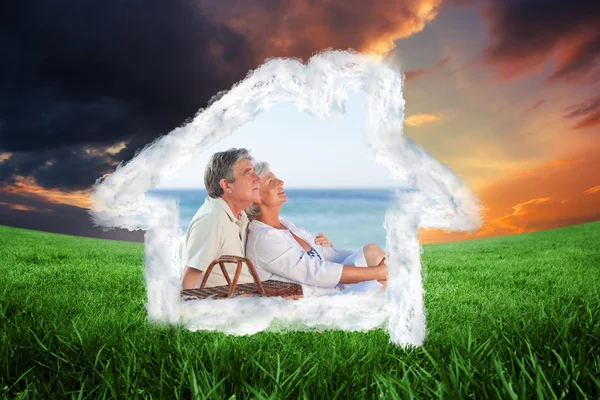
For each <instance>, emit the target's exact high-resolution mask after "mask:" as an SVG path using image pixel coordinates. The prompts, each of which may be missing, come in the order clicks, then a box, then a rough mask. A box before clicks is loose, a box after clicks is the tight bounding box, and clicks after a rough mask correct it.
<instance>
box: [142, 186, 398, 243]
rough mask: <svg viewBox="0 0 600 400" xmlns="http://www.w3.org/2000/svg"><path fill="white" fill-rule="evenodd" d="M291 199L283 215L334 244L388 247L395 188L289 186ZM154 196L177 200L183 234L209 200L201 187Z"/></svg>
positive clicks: (163, 190)
mask: <svg viewBox="0 0 600 400" xmlns="http://www.w3.org/2000/svg"><path fill="white" fill-rule="evenodd" d="M285 192H286V194H287V197H288V201H287V202H285V203H284V204H283V205H282V207H281V211H280V214H281V216H283V217H285V218H287V219H289V220H291V221H292V222H294V223H295V224H296V225H298V226H301V227H304V228H305V229H307V230H308V231H309V232H311V233H312V234H314V235H317V234H318V233H320V232H323V233H324V234H325V236H327V238H328V239H329V241H330V242H331V243H333V245H334V246H336V247H338V248H342V249H358V248H360V247H361V246H363V245H365V244H367V243H376V244H378V245H379V246H380V247H381V248H385V229H384V227H383V220H384V217H385V212H386V210H387V209H388V208H390V207H391V206H392V202H393V196H394V192H393V189H286V190H285ZM148 194H149V195H152V196H157V197H162V198H170V199H177V201H178V204H179V224H180V227H181V231H182V234H185V232H186V231H187V229H188V226H189V224H190V221H191V220H192V217H193V216H194V214H195V213H196V211H198V208H200V206H201V205H202V204H203V203H204V200H205V199H206V196H207V195H206V191H205V190H201V189H198V190H197V189H185V190H173V189H161V190H156V189H155V190H152V191H151V192H149V193H148Z"/></svg>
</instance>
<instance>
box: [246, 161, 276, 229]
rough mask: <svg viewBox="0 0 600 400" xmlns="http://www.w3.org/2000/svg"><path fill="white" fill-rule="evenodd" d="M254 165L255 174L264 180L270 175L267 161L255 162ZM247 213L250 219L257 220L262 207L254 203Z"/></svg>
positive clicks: (247, 209)
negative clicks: (264, 177)
mask: <svg viewBox="0 0 600 400" xmlns="http://www.w3.org/2000/svg"><path fill="white" fill-rule="evenodd" d="M252 165H253V166H254V173H256V175H258V176H259V178H262V177H263V176H265V175H266V174H268V173H269V170H270V169H269V163H267V162H265V161H254V162H253V163H252ZM245 211H246V215H248V218H249V219H251V220H252V219H256V217H258V215H259V214H260V206H259V205H258V204H256V203H252V204H250V207H248V208H246V210H245Z"/></svg>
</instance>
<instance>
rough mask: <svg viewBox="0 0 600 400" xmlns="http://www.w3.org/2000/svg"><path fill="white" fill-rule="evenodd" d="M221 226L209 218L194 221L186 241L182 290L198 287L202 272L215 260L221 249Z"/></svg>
mask: <svg viewBox="0 0 600 400" xmlns="http://www.w3.org/2000/svg"><path fill="white" fill-rule="evenodd" d="M222 240H223V235H222V231H221V226H220V225H219V224H218V223H212V221H211V219H210V218H207V219H205V220H199V221H196V222H195V224H194V226H193V227H192V228H191V229H190V232H189V235H188V238H187V240H186V245H185V246H186V249H185V250H186V255H187V256H186V258H185V261H184V262H185V268H184V270H183V274H182V276H181V286H182V287H183V289H194V288H197V287H199V286H200V283H201V280H200V278H201V277H202V272H203V271H205V270H206V268H208V266H209V265H210V263H211V262H212V261H213V260H214V259H215V258H217V256H218V255H219V250H220V249H221V248H222Z"/></svg>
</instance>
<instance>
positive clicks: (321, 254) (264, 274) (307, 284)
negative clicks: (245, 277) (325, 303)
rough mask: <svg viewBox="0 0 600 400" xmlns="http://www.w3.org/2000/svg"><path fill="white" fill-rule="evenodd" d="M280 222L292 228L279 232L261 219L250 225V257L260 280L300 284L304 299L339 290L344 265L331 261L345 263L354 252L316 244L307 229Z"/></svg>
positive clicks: (248, 248)
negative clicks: (307, 249) (301, 243)
mask: <svg viewBox="0 0 600 400" xmlns="http://www.w3.org/2000/svg"><path fill="white" fill-rule="evenodd" d="M280 222H281V223H282V224H283V226H285V227H286V228H288V229H285V230H284V229H276V228H273V227H272V226H269V225H266V224H264V223H262V222H260V221H257V220H253V221H252V222H250V225H249V226H248V241H247V243H246V257H248V258H249V259H250V260H251V261H252V263H253V264H254V265H255V267H256V271H257V273H258V276H259V277H260V280H261V281H265V280H268V279H274V280H279V281H284V282H297V283H300V284H302V291H303V294H304V297H311V296H319V295H322V294H327V293H332V292H336V291H339V289H338V288H337V284H338V283H339V281H340V278H341V276H342V269H343V267H344V266H343V264H341V263H339V262H333V261H330V260H336V261H341V260H344V259H345V258H346V257H347V256H349V255H350V254H352V253H353V251H351V250H340V249H335V248H333V247H323V246H319V245H316V244H315V236H313V235H311V234H310V233H309V232H308V231H307V230H306V229H304V228H299V227H297V226H296V225H295V224H293V223H292V222H291V221H288V220H286V219H283V218H280ZM290 231H291V232H293V233H294V234H295V235H296V236H298V237H299V238H301V239H302V240H304V241H305V242H306V243H307V244H308V245H309V246H311V247H312V248H313V249H314V250H315V253H316V254H315V255H314V256H311V255H309V254H308V253H307V252H306V251H304V249H303V248H302V246H300V244H299V243H298V242H297V241H296V240H295V239H294V237H293V236H292V235H291V233H290Z"/></svg>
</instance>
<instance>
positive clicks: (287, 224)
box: [279, 217, 299, 229]
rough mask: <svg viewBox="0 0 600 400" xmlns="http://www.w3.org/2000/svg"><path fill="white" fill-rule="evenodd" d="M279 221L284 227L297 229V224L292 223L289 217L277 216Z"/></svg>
mask: <svg viewBox="0 0 600 400" xmlns="http://www.w3.org/2000/svg"><path fill="white" fill-rule="evenodd" d="M279 222H281V223H282V224H283V226H285V227H286V228H290V227H292V228H295V229H299V228H298V226H297V225H296V224H295V223H293V222H292V221H291V220H290V219H288V218H285V217H279Z"/></svg>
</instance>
